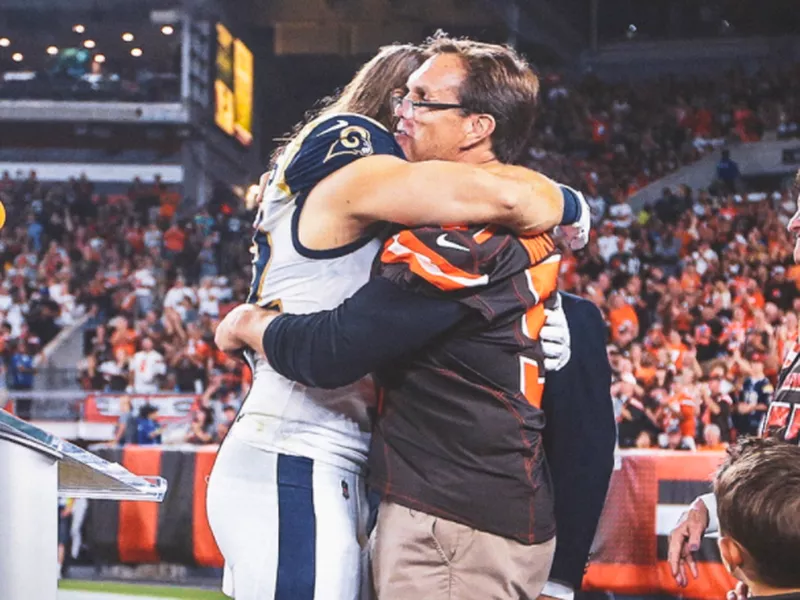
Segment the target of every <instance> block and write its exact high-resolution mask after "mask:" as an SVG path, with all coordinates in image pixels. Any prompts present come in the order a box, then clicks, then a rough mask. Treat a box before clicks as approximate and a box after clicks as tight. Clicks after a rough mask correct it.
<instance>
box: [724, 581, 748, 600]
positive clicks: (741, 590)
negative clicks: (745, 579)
mask: <svg viewBox="0 0 800 600" xmlns="http://www.w3.org/2000/svg"><path fill="white" fill-rule="evenodd" d="M749 595H750V589H749V588H748V587H747V584H746V583H742V582H741V581H740V582H738V583H737V584H736V587H735V588H734V589H732V590H731V591H730V592H728V593H727V594H725V600H747V598H748V596H749Z"/></svg>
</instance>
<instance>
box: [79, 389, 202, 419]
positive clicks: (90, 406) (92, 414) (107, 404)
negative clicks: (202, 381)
mask: <svg viewBox="0 0 800 600" xmlns="http://www.w3.org/2000/svg"><path fill="white" fill-rule="evenodd" d="M125 397H128V398H130V400H131V406H132V407H133V414H134V415H138V414H139V410H140V409H141V408H142V406H144V405H145V404H152V405H153V406H155V407H156V408H158V418H159V421H164V422H166V423H169V422H174V421H181V420H185V419H188V418H189V417H190V415H191V412H192V410H193V409H195V408H197V404H198V400H199V398H200V397H199V396H197V395H194V394H166V395H162V394H91V395H89V396H87V397H86V400H85V401H84V404H83V419H82V420H83V421H85V422H87V423H116V422H117V421H118V420H119V418H120V416H121V415H122V409H121V404H122V399H123V398H125Z"/></svg>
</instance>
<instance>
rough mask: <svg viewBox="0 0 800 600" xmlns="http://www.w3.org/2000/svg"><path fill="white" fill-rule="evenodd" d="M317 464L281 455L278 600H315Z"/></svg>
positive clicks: (308, 460) (279, 477)
mask: <svg viewBox="0 0 800 600" xmlns="http://www.w3.org/2000/svg"><path fill="white" fill-rule="evenodd" d="M313 474H314V462H313V461H312V460H310V459H308V458H303V457H299V456H286V455H283V454H281V455H279V456H278V514H279V517H280V519H279V523H280V524H279V531H278V544H279V548H278V579H277V582H276V585H275V600H314V587H315V583H316V582H315V573H316V558H315V557H316V552H317V548H316V545H317V543H316V542H317V532H316V529H317V521H316V517H315V515H314V486H313Z"/></svg>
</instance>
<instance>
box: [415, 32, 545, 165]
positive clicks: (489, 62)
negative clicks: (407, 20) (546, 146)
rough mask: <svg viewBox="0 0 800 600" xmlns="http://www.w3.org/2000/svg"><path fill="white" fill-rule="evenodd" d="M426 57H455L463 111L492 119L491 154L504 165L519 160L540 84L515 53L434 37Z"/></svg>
mask: <svg viewBox="0 0 800 600" xmlns="http://www.w3.org/2000/svg"><path fill="white" fill-rule="evenodd" d="M424 48H425V50H426V52H427V53H428V54H429V55H430V56H435V55H437V54H455V55H457V56H459V57H460V58H461V60H462V61H463V64H464V69H465V71H466V76H465V78H464V82H463V84H462V85H461V89H460V90H459V99H458V100H459V103H460V104H461V105H462V106H464V110H466V111H467V112H470V113H475V114H488V115H491V116H493V117H494V120H495V123H496V125H495V130H494V133H493V134H492V138H491V141H492V150H493V151H494V154H495V156H496V157H497V158H498V160H500V162H503V163H514V162H516V161H518V160H519V158H520V156H521V155H522V153H523V151H524V150H525V149H526V147H527V146H528V144H529V142H530V137H531V134H532V132H533V122H534V120H535V118H536V106H537V98H538V95H539V78H538V77H537V76H536V74H535V73H534V72H533V70H532V69H531V67H530V66H529V65H528V63H527V62H526V61H525V59H524V58H522V57H521V56H520V55H519V54H518V53H517V52H516V51H515V50H513V49H512V48H509V47H507V46H501V45H499V44H486V43H482V42H474V41H471V40H462V39H454V38H450V37H447V36H446V35H444V34H443V33H441V32H439V33H437V34H436V35H434V36H433V37H431V38H430V39H429V40H427V42H426V43H425V46H424Z"/></svg>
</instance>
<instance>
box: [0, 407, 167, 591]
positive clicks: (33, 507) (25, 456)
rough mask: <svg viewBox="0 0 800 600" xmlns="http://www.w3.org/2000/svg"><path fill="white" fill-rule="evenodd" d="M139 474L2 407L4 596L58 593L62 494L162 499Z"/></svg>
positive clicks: (158, 487) (0, 565)
mask: <svg viewBox="0 0 800 600" xmlns="http://www.w3.org/2000/svg"><path fill="white" fill-rule="evenodd" d="M166 491H167V482H166V481H165V480H164V479H163V478H161V477H137V476H136V475H133V474H132V473H131V472H130V471H128V470H127V469H124V468H123V467H121V466H120V465H118V464H116V463H110V462H108V461H106V460H103V459H102V458H100V457H98V456H95V455H94V454H92V453H90V452H86V451H85V450H82V449H81V448H78V447H77V446H75V445H74V444H70V443H69V442H66V441H64V440H62V439H59V438H57V437H55V436H53V435H50V434H49V433H47V432H46V431H43V430H41V429H39V428H38V427H35V426H33V425H31V424H30V423H27V422H26V421H22V420H21V419H18V418H16V417H15V416H13V415H11V414H10V413H8V412H6V411H4V410H0V599H2V600H56V596H57V593H58V589H57V587H58V581H57V573H56V570H57V561H58V555H57V552H58V550H57V548H58V497H59V496H64V497H70V498H95V499H102V500H147V501H151V502H161V501H162V500H163V499H164V495H165V494H166Z"/></svg>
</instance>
